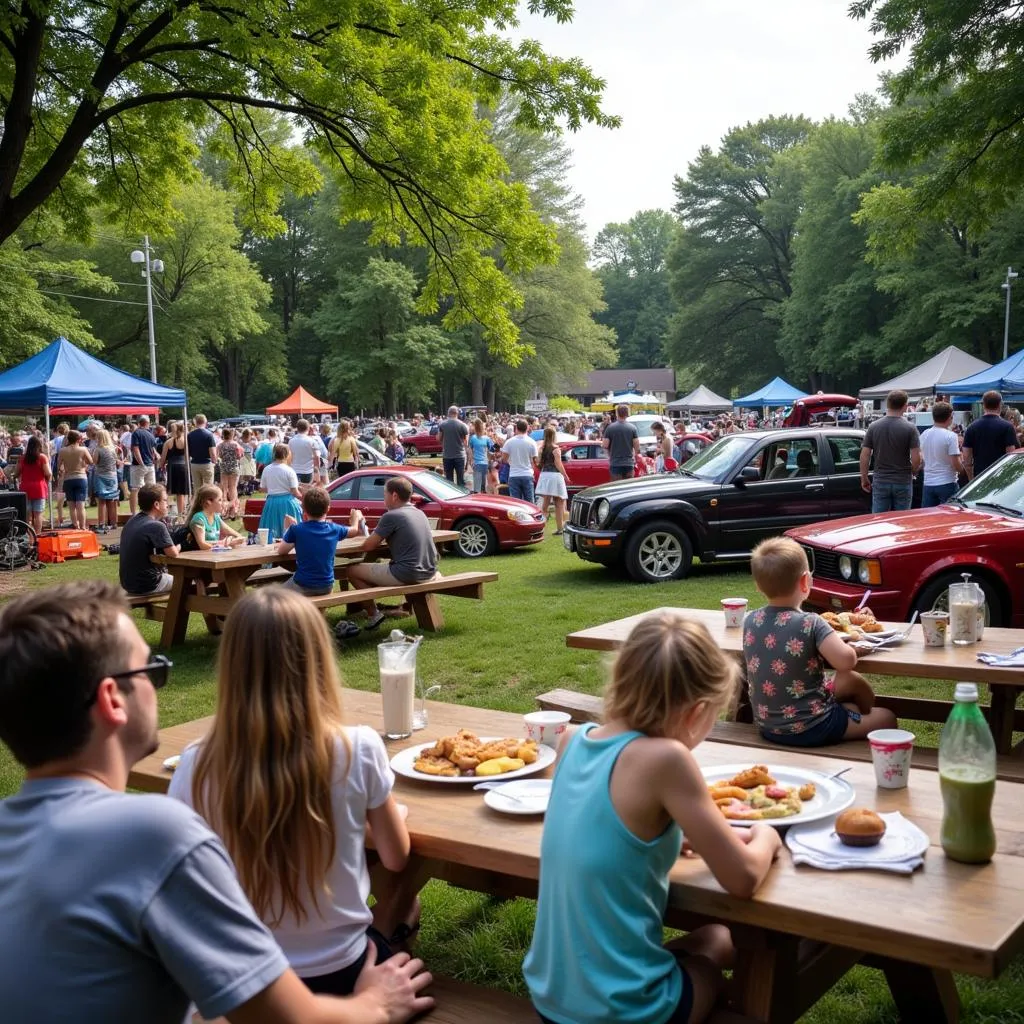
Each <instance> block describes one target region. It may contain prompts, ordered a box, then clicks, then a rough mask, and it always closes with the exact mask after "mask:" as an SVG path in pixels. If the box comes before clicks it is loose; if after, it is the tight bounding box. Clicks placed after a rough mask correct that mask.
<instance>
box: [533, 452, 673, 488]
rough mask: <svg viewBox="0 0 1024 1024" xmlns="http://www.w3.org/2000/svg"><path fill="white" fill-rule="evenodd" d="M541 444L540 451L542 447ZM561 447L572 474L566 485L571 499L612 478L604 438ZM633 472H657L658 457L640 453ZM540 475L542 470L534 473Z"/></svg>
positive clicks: (567, 466)
mask: <svg viewBox="0 0 1024 1024" xmlns="http://www.w3.org/2000/svg"><path fill="white" fill-rule="evenodd" d="M537 447H538V451H539V450H540V446H539V445H538V446H537ZM558 447H559V448H561V450H562V465H563V466H564V467H565V471H566V473H568V474H569V482H568V483H567V484H566V488H567V489H568V491H569V497H570V498H571V497H572V496H573V495H574V494H576V493H577V491H582V490H583V489H584V488H585V487H596V486H597V485H598V484H606V483H608V481H609V480H611V478H612V473H611V468H610V464H609V462H608V452H606V451H605V450H604V448H602V447H601V442H600V441H597V440H595V441H562V442H560V443H559V445H558ZM633 471H634V473H635V474H636V475H637V476H647V475H648V474H650V473H653V472H654V459H649V458H647V456H646V455H637V456H636V458H635V459H634V461H633ZM539 476H540V471H539V470H538V471H537V472H536V473H534V480H536V479H537V478H538V477H539Z"/></svg>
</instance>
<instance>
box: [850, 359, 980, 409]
mask: <svg viewBox="0 0 1024 1024" xmlns="http://www.w3.org/2000/svg"><path fill="white" fill-rule="evenodd" d="M990 366H991V363H986V362H985V361H984V360H982V359H978V358H976V357H975V356H972V355H971V354H970V353H968V352H965V351H964V350H963V349H961V348H957V347H956V345H949V346H948V347H947V348H944V349H943V350H942V351H941V352H937V353H936V354H935V355H933V356H932V357H931V359H926V360H925V361H924V362H923V363H921V364H920V365H918V366H915V367H913V368H912V369H910V370H907V371H906V372H905V373H901V374H900V375H899V376H897V377H892V378H891V379H890V380H885V381H882V383H881V384H875V385H874V386H873V387H870V388H861V390H860V391H859V392H857V397H858V398H859V399H860V400H861V401H862V402H869V401H875V400H878V399H884V398H885V397H886V395H888V394H889V392H890V391H906V393H907V394H908V395H909V396H910V400H911V401H915V400H916V399H919V398H924V397H925V396H927V395H933V394H935V392H936V391H941V390H942V388H941V385H942V384H949V383H952V382H953V381H955V380H961V379H962V378H964V377H971V376H973V375H974V374H976V373H981V372H982V371H983V370H987V369H988V368H989V367H990Z"/></svg>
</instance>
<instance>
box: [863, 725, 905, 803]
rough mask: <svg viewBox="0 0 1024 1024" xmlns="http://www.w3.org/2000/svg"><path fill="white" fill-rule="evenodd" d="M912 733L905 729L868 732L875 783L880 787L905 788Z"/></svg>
mask: <svg viewBox="0 0 1024 1024" xmlns="http://www.w3.org/2000/svg"><path fill="white" fill-rule="evenodd" d="M914 738H915V737H914V734H913V733H912V732H907V730H906V729H875V730H874V732H869V733H868V743H869V744H870V746H871V763H872V764H873V765H874V766H875V783H876V784H877V785H878V787H879V788H880V789H905V788H906V785H907V782H908V781H909V780H910V757H911V755H912V754H913V752H914Z"/></svg>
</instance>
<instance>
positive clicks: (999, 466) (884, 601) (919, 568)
mask: <svg viewBox="0 0 1024 1024" xmlns="http://www.w3.org/2000/svg"><path fill="white" fill-rule="evenodd" d="M786 535H787V536H788V537H792V538H793V539H794V540H796V541H797V542H798V543H799V544H801V545H802V546H803V548H804V550H805V551H806V552H807V556H808V559H809V560H810V563H811V569H812V570H813V572H814V581H813V585H812V588H811V595H810V600H809V602H808V604H809V605H810V606H812V607H814V608H817V609H833V610H837V611H838V610H849V609H851V608H854V607H855V606H856V605H857V604H858V603H859V602H860V600H861V598H863V596H864V592H865V591H866V590H868V589H870V590H871V598H870V600H869V604H870V606H871V609H872V611H874V613H875V615H877V616H878V617H879V618H880V619H887V620H890V621H895V622H906V621H907V620H908V619H909V618H910V616H911V615H912V614H913V612H914V611H915V610H918V611H928V610H930V609H932V608H937V609H938V608H941V609H945V608H946V601H947V594H946V590H947V588H948V587H949V585H950V583H959V582H960V581H961V574H962V573H964V572H969V573H970V574H971V577H972V579H973V580H974V581H975V582H977V583H979V584H980V585H981V588H982V590H984V592H985V601H986V604H987V606H988V621H989V622H990V623H991V624H992V625H994V626H1012V627H1015V628H1018V629H1019V628H1022V627H1024V454H1020V455H1018V454H1010V455H1007V456H1006V457H1005V458H1003V459H1001V460H1000V461H999V462H997V463H996V464H995V465H994V466H992V467H990V468H989V469H988V470H986V471H985V472H984V473H983V474H982V475H981V476H979V477H978V478H977V479H976V480H973V481H972V482H971V483H969V484H968V485H967V486H966V487H964V488H962V489H961V490H960V491H959V492H958V493H957V494H956V495H955V496H954V497H953V498H952V499H951V500H950V501H949V502H948V503H946V504H945V505H939V506H938V507H937V508H928V509H913V510H911V511H909V512H889V513H884V514H879V515H870V516H855V517H853V518H848V519H834V520H832V521H831V522H826V523H816V524H814V525H811V526H800V527H797V528H796V529H793V530H789V531H788V532H787V534H786Z"/></svg>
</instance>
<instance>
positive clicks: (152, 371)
mask: <svg viewBox="0 0 1024 1024" xmlns="http://www.w3.org/2000/svg"><path fill="white" fill-rule="evenodd" d="M142 244H143V246H144V247H145V248H144V249H133V250H132V252H131V254H130V255H129V257H128V258H129V259H130V260H131V261H132V263H145V264H146V266H145V269H144V270H143V271H142V276H143V277H144V278H145V279H146V314H147V317H148V320H149V379H150V380H151V381H152V382H153V383H154V384H155V383H156V332H155V331H154V329H153V274H154V273H156V274H161V273H163V269H164V261H163V260H151V259H150V256H149V254H150V247H149V235H144V236H143V239H142ZM1013 276H1014V277H1016V276H1017V275H1016V274H1014V275H1013ZM1007 315H1009V314H1007Z"/></svg>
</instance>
